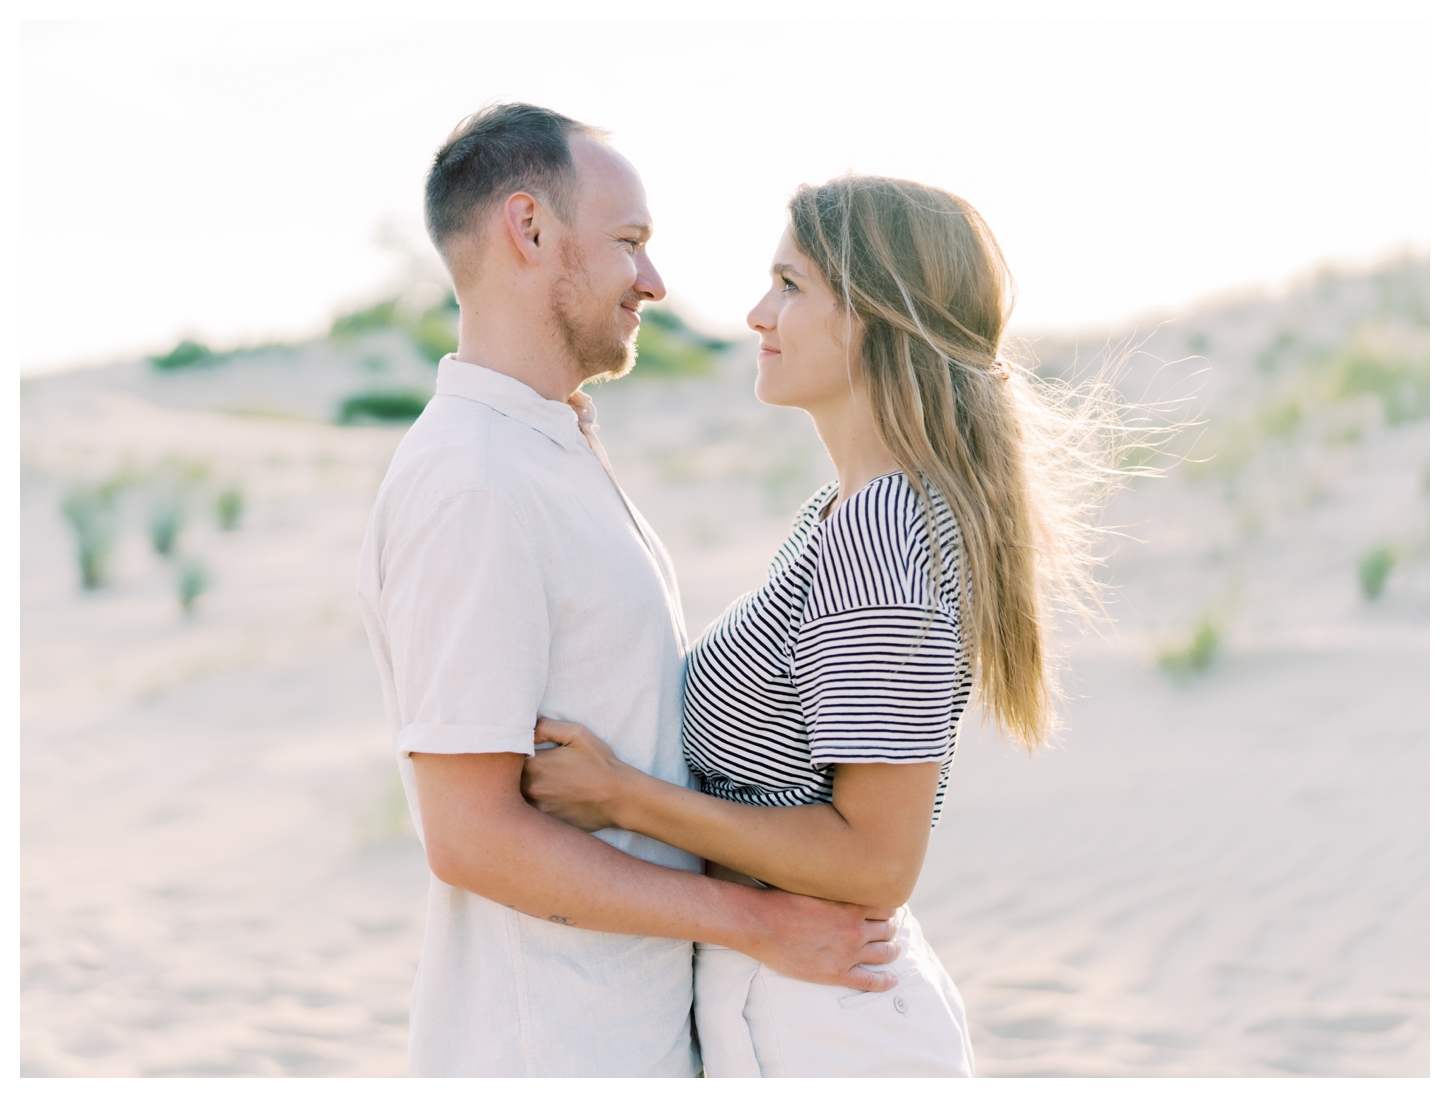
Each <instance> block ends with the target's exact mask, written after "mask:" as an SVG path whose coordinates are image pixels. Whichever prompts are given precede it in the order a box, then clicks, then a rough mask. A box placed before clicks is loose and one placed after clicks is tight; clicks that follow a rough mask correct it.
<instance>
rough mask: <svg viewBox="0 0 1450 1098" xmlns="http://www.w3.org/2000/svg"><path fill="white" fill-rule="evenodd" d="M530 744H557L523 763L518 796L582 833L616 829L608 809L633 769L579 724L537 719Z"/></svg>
mask: <svg viewBox="0 0 1450 1098" xmlns="http://www.w3.org/2000/svg"><path fill="white" fill-rule="evenodd" d="M534 743H536V744H540V743H556V744H558V745H559V746H558V747H554V748H550V749H547V750H543V751H538V752H536V753H535V755H534V757H533V758H532V759H529V760H527V761H526V762H525V763H524V776H523V782H522V788H523V794H524V799H525V800H527V801H528V802H529V803H530V804H531V805H533V806H534V807H535V808H537V809H540V810H541V811H543V812H547V813H548V814H549V815H550V816H553V817H554V818H555V819H559V820H563V821H564V822H565V823H570V824H573V825H574V826H575V827H578V828H582V829H583V830H585V831H598V830H600V829H601V828H605V827H616V826H618V824H617V823H616V822H615V819H614V816H613V814H612V813H613V809H614V807H615V805H616V804H617V800H618V797H619V795H620V792H621V788H622V786H623V783H624V782H625V781H627V780H628V778H629V775H630V774H632V773H634V772H635V771H634V768H633V767H631V766H629V765H627V764H626V763H622V762H620V761H619V759H618V757H617V756H616V755H615V754H614V752H613V751H612V750H610V747H609V745H608V744H607V743H605V742H604V741H603V740H601V739H600V738H599V737H598V736H596V735H595V734H594V733H593V732H591V731H589V729H587V728H585V727H584V726H583V725H582V724H575V723H573V722H572V721H554V720H549V719H548V718H547V717H541V718H539V722H538V724H536V725H534Z"/></svg>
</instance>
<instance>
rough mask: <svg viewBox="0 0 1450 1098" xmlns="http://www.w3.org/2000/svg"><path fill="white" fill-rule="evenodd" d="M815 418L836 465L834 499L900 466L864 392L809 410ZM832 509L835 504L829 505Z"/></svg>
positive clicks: (848, 495)
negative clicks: (879, 427) (836, 482)
mask: <svg viewBox="0 0 1450 1098" xmlns="http://www.w3.org/2000/svg"><path fill="white" fill-rule="evenodd" d="M808 411H809V412H810V415H811V419H813V420H815V424H816V433H817V434H818V435H820V436H821V441H822V442H823V443H825V444H826V450H827V452H828V453H830V455H831V463H832V464H833V465H835V467H836V479H837V480H838V481H839V482H840V485H841V487H840V489H839V490H838V491H837V493H836V502H837V503H839V502H840V501H841V500H845V499H849V498H850V497H851V496H853V495H855V494H856V493H857V492H859V491H860V490H861V489H862V488H864V487H866V485H867V484H869V483H871V481H873V480H875V479H876V478H877V477H882V476H885V475H886V474H887V473H894V472H896V471H897V470H898V469H900V468H901V465H900V464H899V463H898V462H897V460H896V459H895V458H894V457H892V456H891V451H889V450H887V449H886V443H884V442H883V441H881V434H880V432H878V431H877V430H876V419H875V417H874V416H873V415H872V414H871V405H870V402H869V401H868V400H867V399H866V394H865V393H864V392H858V393H856V394H854V395H852V396H848V397H847V398H846V399H845V400H843V401H841V402H839V403H836V404H833V405H831V406H830V407H826V408H811V409H808ZM832 509H834V507H833V508H832Z"/></svg>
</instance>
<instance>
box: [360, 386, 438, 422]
mask: <svg viewBox="0 0 1450 1098" xmlns="http://www.w3.org/2000/svg"><path fill="white" fill-rule="evenodd" d="M427 405H428V398H427V397H426V396H424V395H423V394H422V393H417V392H413V391H412V390H408V389H373V390H371V391H369V392H366V393H355V394H354V395H352V396H350V397H348V398H347V399H346V400H344V401H343V402H342V404H341V405H339V407H338V410H337V422H338V423H341V424H343V425H347V424H349V423H357V422H359V421H363V422H367V421H381V422H384V423H398V422H409V423H411V422H412V421H413V420H415V419H417V418H418V417H419V416H420V415H422V414H423V409H424V408H425V407H427Z"/></svg>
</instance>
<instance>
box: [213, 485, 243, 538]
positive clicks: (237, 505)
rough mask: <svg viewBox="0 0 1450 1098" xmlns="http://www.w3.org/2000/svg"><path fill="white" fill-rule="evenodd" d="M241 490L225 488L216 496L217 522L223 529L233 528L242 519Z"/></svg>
mask: <svg viewBox="0 0 1450 1098" xmlns="http://www.w3.org/2000/svg"><path fill="white" fill-rule="evenodd" d="M243 502H244V501H243V499H242V490H241V489H240V488H227V489H225V490H223V491H222V493H221V494H220V495H219V496H217V498H216V518H217V524H218V525H219V526H221V528H222V529H223V530H235V529H236V528H237V526H238V525H239V524H240V523H241V521H242V505H243Z"/></svg>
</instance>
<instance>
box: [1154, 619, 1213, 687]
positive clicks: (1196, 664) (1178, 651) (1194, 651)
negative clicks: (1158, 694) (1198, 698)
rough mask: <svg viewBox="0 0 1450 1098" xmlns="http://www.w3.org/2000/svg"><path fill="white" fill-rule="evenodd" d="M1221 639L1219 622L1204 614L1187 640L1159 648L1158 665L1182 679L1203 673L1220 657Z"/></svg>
mask: <svg viewBox="0 0 1450 1098" xmlns="http://www.w3.org/2000/svg"><path fill="white" fill-rule="evenodd" d="M1221 641H1222V637H1221V635H1220V632H1219V627H1218V624H1217V623H1216V622H1215V621H1214V620H1213V618H1212V617H1211V616H1210V615H1204V617H1203V618H1201V619H1200V620H1199V622H1198V624H1197V626H1195V627H1194V630H1193V633H1192V635H1191V636H1190V637H1189V638H1188V639H1187V640H1186V641H1184V642H1183V643H1180V644H1170V645H1165V646H1164V647H1162V648H1160V649H1159V650H1158V667H1159V669H1160V670H1162V671H1165V672H1167V673H1168V674H1169V675H1172V676H1173V677H1174V678H1177V679H1180V680H1183V679H1187V678H1190V677H1192V676H1194V675H1199V674H1202V673H1203V672H1205V671H1207V670H1208V669H1209V668H1210V667H1211V666H1212V665H1213V662H1214V660H1215V659H1217V658H1218V651H1219V645H1220V643H1221Z"/></svg>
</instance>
